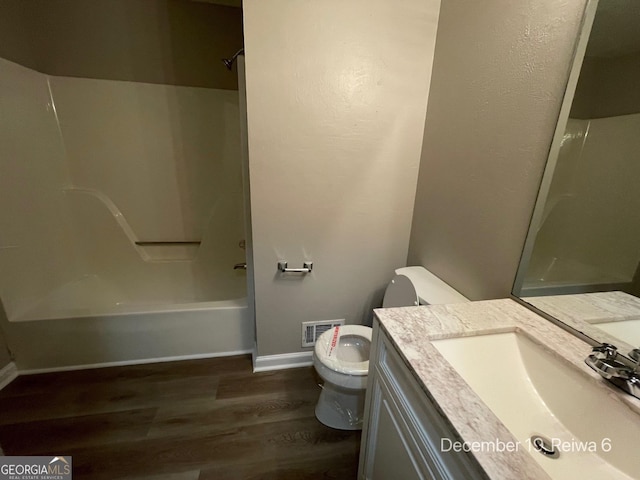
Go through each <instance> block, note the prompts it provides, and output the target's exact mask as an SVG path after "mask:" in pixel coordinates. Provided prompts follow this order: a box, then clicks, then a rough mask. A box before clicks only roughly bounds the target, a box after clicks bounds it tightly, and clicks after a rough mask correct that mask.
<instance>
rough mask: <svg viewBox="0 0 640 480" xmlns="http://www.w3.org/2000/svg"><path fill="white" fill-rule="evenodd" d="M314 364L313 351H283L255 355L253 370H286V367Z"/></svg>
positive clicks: (255, 371)
mask: <svg viewBox="0 0 640 480" xmlns="http://www.w3.org/2000/svg"><path fill="white" fill-rule="evenodd" d="M309 365H313V352H312V351H308V352H294V353H282V354H279V355H262V356H258V355H255V356H254V358H253V372H254V373H257V372H268V371H270V370H284V369H285V368H297V367H308V366H309Z"/></svg>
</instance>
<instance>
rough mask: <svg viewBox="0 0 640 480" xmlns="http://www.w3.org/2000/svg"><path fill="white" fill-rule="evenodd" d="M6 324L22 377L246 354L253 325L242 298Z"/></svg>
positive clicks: (250, 343) (250, 342)
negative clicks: (25, 374)
mask: <svg viewBox="0 0 640 480" xmlns="http://www.w3.org/2000/svg"><path fill="white" fill-rule="evenodd" d="M117 308H122V309H124V308H125V306H120V307H116V309H114V311H113V312H111V313H107V312H104V311H103V312H102V313H98V312H96V314H94V315H86V316H76V317H73V318H56V319H51V320H38V321H33V320H31V321H23V322H6V323H5V326H6V328H7V330H8V331H7V334H8V336H9V337H10V341H11V346H12V351H13V353H14V354H15V356H16V358H17V359H18V369H19V371H20V372H21V373H39V372H44V371H56V370H66V369H70V370H71V369H78V368H92V367H100V366H112V365H126V364H135V363H150V362H158V361H169V360H180V359H193V358H206V357H215V356H225V355H234V354H240V353H248V352H249V351H250V350H251V348H252V347H253V337H254V332H253V323H252V321H251V318H250V315H249V309H248V307H247V301H246V299H245V298H242V299H235V300H223V301H217V302H198V303H192V304H173V305H167V306H161V305H155V306H153V305H148V306H146V307H145V306H143V305H138V306H135V307H133V306H126V308H127V309H128V311H127V312H126V313H125V312H118V311H117Z"/></svg>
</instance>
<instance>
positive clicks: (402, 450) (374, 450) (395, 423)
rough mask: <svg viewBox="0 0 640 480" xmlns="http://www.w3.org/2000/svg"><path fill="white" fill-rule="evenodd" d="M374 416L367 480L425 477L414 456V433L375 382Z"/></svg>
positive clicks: (366, 466) (366, 472) (370, 434)
mask: <svg viewBox="0 0 640 480" xmlns="http://www.w3.org/2000/svg"><path fill="white" fill-rule="evenodd" d="M372 389H373V390H372V391H371V394H372V399H371V401H372V404H373V405H372V409H371V412H372V414H373V415H372V417H371V421H370V423H369V436H368V437H369V438H368V441H367V443H366V445H363V447H364V448H366V449H367V450H368V451H367V452H366V455H365V458H366V459H367V461H366V463H367V464H366V465H365V468H364V478H365V479H367V480H398V479H402V480H414V479H415V480H424V479H425V478H430V477H425V476H424V475H423V474H422V473H421V472H420V468H419V466H418V463H417V462H416V459H415V458H414V456H413V455H412V451H411V450H412V449H411V447H410V442H411V436H410V435H408V432H407V431H406V427H405V426H404V425H403V422H402V420H401V419H400V418H399V416H398V413H397V412H396V411H395V408H396V407H395V405H394V403H393V401H392V400H391V399H390V398H388V395H387V394H386V392H385V389H384V387H383V386H381V384H380V382H377V381H374V382H373V385H372Z"/></svg>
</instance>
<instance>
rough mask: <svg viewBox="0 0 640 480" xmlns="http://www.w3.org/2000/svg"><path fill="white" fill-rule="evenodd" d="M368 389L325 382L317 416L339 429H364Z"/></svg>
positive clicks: (328, 424) (329, 425)
mask: <svg viewBox="0 0 640 480" xmlns="http://www.w3.org/2000/svg"><path fill="white" fill-rule="evenodd" d="M365 393H366V390H364V389H362V390H347V389H343V388H340V387H338V386H336V385H333V384H331V383H328V382H325V384H324V385H323V387H322V391H321V392H320V398H319V399H318V403H317V404H316V418H317V419H318V420H319V421H320V423H322V424H323V425H326V426H327V427H331V428H335V429H337V430H362V417H363V416H364V399H365Z"/></svg>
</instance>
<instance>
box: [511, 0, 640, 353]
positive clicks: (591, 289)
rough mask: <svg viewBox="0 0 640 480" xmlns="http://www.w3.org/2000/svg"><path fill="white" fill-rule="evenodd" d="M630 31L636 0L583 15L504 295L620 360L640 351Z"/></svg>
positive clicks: (638, 60) (639, 217) (637, 57)
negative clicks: (606, 347)
mask: <svg viewBox="0 0 640 480" xmlns="http://www.w3.org/2000/svg"><path fill="white" fill-rule="evenodd" d="M638 25H640V2H639V1H637V0H600V1H599V2H597V0H596V1H592V2H590V3H589V6H588V7H587V11H586V14H585V21H584V29H583V34H582V37H581V38H580V39H579V40H578V43H577V48H576V56H575V59H574V65H573V69H572V73H571V75H570V78H569V82H568V87H567V93H566V95H565V99H564V102H563V107H562V109H561V112H560V117H559V120H558V126H557V130H556V133H555V136H554V139H553V143H552V146H551V149H550V154H549V159H548V161H547V167H546V169H545V173H544V177H543V180H542V184H541V188H540V193H539V196H538V200H537V202H536V207H535V211H534V214H533V217H532V221H531V225H530V227H529V233H528V236H527V241H526V244H525V247H524V251H523V255H522V259H521V262H520V267H519V270H518V274H517V277H516V282H515V284H514V289H513V294H514V295H515V296H517V297H520V298H521V299H522V300H524V301H525V302H527V303H529V304H531V305H533V306H534V307H536V308H538V309H540V310H542V311H544V312H545V313H547V314H549V315H551V316H552V317H555V318H556V319H557V320H560V321H561V322H563V323H564V324H565V325H567V326H569V327H570V328H571V329H574V330H577V331H578V332H580V333H582V334H584V335H587V336H588V337H590V338H591V339H593V340H595V341H597V342H608V343H613V344H615V345H617V346H618V347H619V349H620V351H621V352H622V353H626V351H628V350H626V349H628V348H630V347H631V346H635V347H638V346H640V299H639V298H638V297H640V266H639V265H640V188H639V187H638V184H640V87H639V85H640V28H639V27H638ZM625 350H626V351H625Z"/></svg>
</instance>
